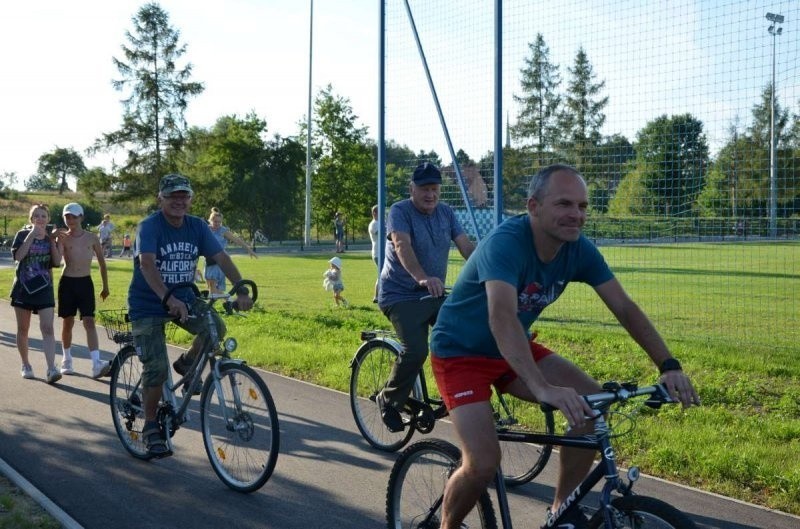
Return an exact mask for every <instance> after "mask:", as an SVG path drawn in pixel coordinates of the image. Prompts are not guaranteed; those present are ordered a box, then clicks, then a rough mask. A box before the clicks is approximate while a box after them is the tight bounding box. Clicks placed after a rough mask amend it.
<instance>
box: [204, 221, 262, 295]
mask: <svg viewBox="0 0 800 529" xmlns="http://www.w3.org/2000/svg"><path fill="white" fill-rule="evenodd" d="M208 226H209V227H210V228H211V233H213V234H214V238H215V239H217V242H218V243H219V244H220V246H222V249H223V250H225V248H227V246H228V242H235V243H236V244H238V245H239V246H241V247H242V248H244V250H245V251H246V252H247V253H248V255H250V257H253V258H255V259H258V255H256V253H255V252H254V251H253V249H252V248H250V247H249V246H248V245H247V243H246V242H244V240H243V239H242V238H241V237H239V236H238V235H236V234H235V233H233V232H232V231H231V230H230V229H229V228H228V227H227V226H223V225H222V213H220V211H219V209H218V208H211V214H210V215H209V216H208ZM205 279H206V283H207V284H208V291H209V292H210V293H212V294H224V293H225V273H224V272H223V271H222V269H221V268H220V267H219V265H218V264H217V263H216V261H214V259H213V258H211V257H206V269H205Z"/></svg>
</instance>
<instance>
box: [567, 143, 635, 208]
mask: <svg viewBox="0 0 800 529" xmlns="http://www.w3.org/2000/svg"><path fill="white" fill-rule="evenodd" d="M591 155H592V157H591V160H589V161H587V162H586V163H584V165H583V166H582V167H580V170H581V174H582V175H583V177H584V178H585V179H586V183H587V185H588V186H589V206H590V207H591V208H592V210H593V211H600V212H605V211H606V210H607V209H608V203H609V200H610V199H611V197H612V196H613V195H614V192H615V191H616V189H617V186H618V185H619V183H620V182H621V181H622V178H623V176H624V175H625V172H626V171H627V170H628V165H629V162H630V161H631V160H633V158H634V157H635V156H636V153H635V151H634V148H633V145H631V142H630V141H628V138H626V137H625V136H623V135H621V134H614V135H612V136H608V137H605V138H603V139H602V141H601V142H600V143H599V144H598V145H597V146H595V147H594V148H593V149H592V151H591Z"/></svg>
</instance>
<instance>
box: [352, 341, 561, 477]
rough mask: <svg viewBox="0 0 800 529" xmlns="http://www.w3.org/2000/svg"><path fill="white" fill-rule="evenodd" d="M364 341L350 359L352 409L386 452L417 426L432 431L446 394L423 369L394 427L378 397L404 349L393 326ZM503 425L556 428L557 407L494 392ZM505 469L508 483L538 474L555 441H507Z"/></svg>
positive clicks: (363, 429)
mask: <svg viewBox="0 0 800 529" xmlns="http://www.w3.org/2000/svg"><path fill="white" fill-rule="evenodd" d="M361 340H362V344H361V346H360V347H359V348H358V350H357V351H356V353H355V355H354V356H353V359H352V360H351V362H350V368H351V372H350V409H351V411H352V412H353V418H354V419H355V421H356V426H357V427H358V430H359V431H360V432H361V435H363V436H364V439H366V440H367V442H368V443H369V444H370V445H372V446H374V447H375V448H377V449H378V450H382V451H384V452H394V451H396V450H398V449H400V448H402V447H403V446H405V445H406V444H407V443H408V442H409V441H410V440H411V437H412V436H413V435H414V431H418V432H420V433H422V434H428V433H430V432H431V431H432V430H433V427H434V425H435V423H436V421H437V420H439V419H441V418H443V417H445V416H447V408H445V406H444V402H442V400H440V399H434V398H432V397H431V396H430V394H429V393H428V387H427V383H426V381H425V373H424V372H423V371H422V370H421V371H420V373H419V375H417V379H416V381H415V383H414V387H413V388H412V390H411V396H410V397H409V399H408V401H407V402H406V405H405V409H404V410H403V412H404V415H405V416H404V419H403V422H404V423H405V425H406V427H405V429H404V430H403V431H401V432H391V431H389V429H388V428H386V426H385V425H384V424H383V419H382V418H381V412H380V409H379V407H378V404H377V401H376V398H377V395H378V393H379V392H380V391H381V390H382V389H383V387H384V385H385V384H386V381H387V380H388V379H389V373H390V372H391V370H392V367H393V366H394V363H395V360H396V358H397V357H398V356H399V355H400V352H401V351H402V350H403V346H402V345H401V344H400V342H399V341H398V339H397V337H396V336H395V335H394V334H393V333H391V332H390V331H383V330H371V331H362V332H361ZM492 406H493V407H494V410H495V423H496V426H497V428H498V431H500V430H502V429H506V428H508V427H511V426H513V427H515V428H516V429H518V430H520V431H529V432H544V433H550V434H552V433H553V431H554V419H553V412H552V411H551V410H547V411H544V412H542V411H541V410H540V409H539V407H538V406H537V405H535V404H533V403H530V402H527V401H524V400H521V399H517V398H515V397H512V396H510V395H503V394H501V393H498V392H495V393H494V395H493V397H492ZM500 444H501V448H502V451H503V469H504V477H505V482H506V485H508V486H511V487H513V486H517V485H522V484H524V483H527V482H529V481H530V480H532V479H533V478H534V477H536V476H537V475H538V474H539V473H540V472H541V471H542V469H543V468H544V467H545V465H546V464H547V460H548V459H549V458H550V452H551V451H552V446H551V445H549V444H542V443H507V442H502V443H500Z"/></svg>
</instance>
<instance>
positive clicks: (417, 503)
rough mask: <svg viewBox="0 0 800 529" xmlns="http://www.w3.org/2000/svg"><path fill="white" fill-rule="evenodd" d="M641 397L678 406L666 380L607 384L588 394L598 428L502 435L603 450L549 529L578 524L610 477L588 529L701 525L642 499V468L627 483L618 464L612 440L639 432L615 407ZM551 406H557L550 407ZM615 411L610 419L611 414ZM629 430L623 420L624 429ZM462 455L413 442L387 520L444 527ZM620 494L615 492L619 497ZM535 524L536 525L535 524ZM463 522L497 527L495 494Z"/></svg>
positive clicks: (440, 445) (506, 525)
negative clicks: (580, 432)
mask: <svg viewBox="0 0 800 529" xmlns="http://www.w3.org/2000/svg"><path fill="white" fill-rule="evenodd" d="M637 397H647V400H646V401H645V404H646V405H647V406H650V407H652V408H656V409H657V408H659V407H661V405H662V404H665V403H674V402H675V401H673V400H672V399H671V398H670V396H669V394H668V393H667V390H666V389H665V388H664V387H663V386H661V385H653V386H646V387H643V388H637V386H636V385H635V384H632V383H626V384H618V383H615V382H609V383H606V384H605V385H604V386H603V391H602V392H601V393H597V394H594V395H586V396H585V397H584V398H585V399H586V402H588V403H589V405H590V406H591V407H592V408H593V409H594V410H597V412H598V413H597V416H596V417H593V418H592V420H593V422H594V433H593V434H592V435H585V436H580V437H578V436H568V435H552V434H537V433H528V432H520V431H517V430H515V429H513V428H508V429H505V430H499V431H498V437H499V438H500V439H501V440H502V441H505V442H507V443H543V444H549V445H558V446H571V447H577V448H589V449H593V450H596V451H597V452H598V453H599V454H600V461H599V462H598V463H597V465H596V466H595V467H594V468H593V469H592V471H591V472H590V473H589V475H588V476H587V477H586V479H584V480H583V482H582V483H581V484H580V485H579V486H578V487H577V488H576V489H575V490H574V491H573V492H572V494H570V495H569V496H568V497H567V499H566V501H565V502H564V503H563V505H562V506H561V507H560V508H559V510H558V512H556V513H554V514H553V515H552V516H551V517H550V519H548V520H547V521H546V522H545V524H544V525H543V526H542V527H566V526H570V527H573V525H571V522H567V521H566V519H567V518H569V517H571V516H574V514H575V509H578V508H579V507H578V505H579V503H580V502H581V501H582V500H583V499H584V498H585V497H586V495H587V494H588V493H589V492H590V491H591V490H592V487H594V486H595V485H596V484H598V483H600V482H601V481H603V480H605V483H604V485H603V487H602V490H601V492H600V502H599V505H598V508H597V510H596V511H595V512H594V514H593V515H592V516H591V518H590V519H588V520H587V524H588V527H589V528H591V529H598V528H600V527H603V528H606V529H621V528H630V529H634V528H635V529H648V528H653V529H656V528H658V529H668V528H672V529H695V524H694V522H692V520H691V519H689V517H688V516H686V515H685V514H684V513H682V512H681V511H679V510H677V509H676V508H675V507H673V506H671V505H669V504H667V503H665V502H663V501H661V500H658V499H655V498H649V497H646V496H637V495H635V494H634V493H633V485H634V483H635V482H636V480H637V479H639V477H640V473H639V469H638V468H637V467H631V468H630V469H629V470H628V472H627V478H628V479H627V481H626V480H624V479H622V478H621V477H620V475H619V471H618V469H617V464H616V459H615V452H614V448H613V446H612V443H611V441H612V439H614V438H616V437H618V436H620V435H624V434H625V433H629V432H630V431H631V430H632V429H633V425H634V423H633V419H632V416H631V415H630V414H623V413H621V412H619V411H611V410H610V408H611V405H612V404H614V403H623V402H626V401H628V400H630V399H634V398H637ZM543 407H545V408H550V409H551V411H552V408H551V407H549V406H547V405H543ZM606 416H609V417H610V418H609V419H606ZM615 416H619V417H622V421H621V422H622V424H627V425H628V427H627V429H626V430H625V431H622V432H619V431H614V429H613V428H611V424H610V423H611V421H612V420H613V422H614V423H616V422H617V421H616V420H615V419H613V418H614V417H615ZM620 428H623V427H622V425H619V426H617V429H618V430H619V429H620ZM460 459H461V453H460V452H459V450H458V448H456V447H455V446H454V445H452V444H451V443H448V442H447V441H444V440H441V439H426V440H422V441H418V442H416V443H414V444H412V445H411V446H409V447H408V448H407V449H406V450H404V451H403V453H402V454H401V455H400V457H399V458H398V459H397V462H396V463H395V464H394V467H393V468H392V472H391V475H390V477H389V487H388V490H387V493H386V520H387V527H389V528H390V529H400V528H403V529H412V528H414V529H438V527H439V526H440V515H441V506H442V493H443V491H444V486H445V483H447V480H448V479H449V477H450V475H451V474H452V473H453V471H454V470H455V469H456V468H458V465H459V464H460ZM501 478H502V471H501V470H500V469H498V471H497V476H496V477H495V480H494V485H495V488H496V491H497V501H498V505H499V510H500V520H501V523H502V527H503V529H512V525H511V516H510V511H509V505H508V499H507V497H506V490H505V486H504V482H503V479H501ZM612 494H613V495H614V497H613V498H612ZM529 525H530V524H529ZM462 527H470V528H475V527H482V528H485V529H496V528H497V519H496V517H495V513H494V508H493V507H492V501H491V497H490V495H489V493H488V491H487V492H484V493H483V494H482V495H481V497H480V499H479V501H478V503H477V504H476V507H475V508H474V509H473V510H472V511H471V512H470V514H469V517H468V518H467V519H466V520H464V523H463V524H462Z"/></svg>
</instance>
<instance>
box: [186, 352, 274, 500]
mask: <svg viewBox="0 0 800 529" xmlns="http://www.w3.org/2000/svg"><path fill="white" fill-rule="evenodd" d="M219 371H220V379H219V383H220V385H219V387H220V388H222V393H223V394H222V395H221V396H220V395H218V394H217V390H218V387H217V384H216V383H215V379H214V376H213V375H212V376H209V377H206V382H205V384H204V385H203V391H202V395H201V397H200V428H201V430H202V432H203V445H204V446H205V449H206V455H208V460H209V462H210V463H211V468H213V469H214V472H215V473H216V474H217V477H219V479H220V480H221V481H222V482H223V483H225V485H227V486H228V487H230V488H231V489H233V490H235V491H238V492H253V491H255V490H258V489H260V488H261V487H262V486H263V485H264V483H266V482H267V480H268V479H269V478H270V476H271V475H272V472H273V470H275V464H276V462H277V460H278V452H279V449H280V428H279V426H278V412H277V410H276V408H275V402H274V401H273V400H272V395H271V394H270V392H269V389H268V388H267V385H266V383H264V381H263V380H262V378H261V377H260V376H259V375H258V374H257V373H256V372H255V371H254V370H253V369H252V368H250V367H248V366H246V365H244V364H241V363H227V364H225V365H222V366H220V368H219ZM223 403H224V406H225V410H223V409H222V407H221V406H223ZM226 417H227V418H228V420H226Z"/></svg>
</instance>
